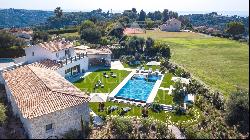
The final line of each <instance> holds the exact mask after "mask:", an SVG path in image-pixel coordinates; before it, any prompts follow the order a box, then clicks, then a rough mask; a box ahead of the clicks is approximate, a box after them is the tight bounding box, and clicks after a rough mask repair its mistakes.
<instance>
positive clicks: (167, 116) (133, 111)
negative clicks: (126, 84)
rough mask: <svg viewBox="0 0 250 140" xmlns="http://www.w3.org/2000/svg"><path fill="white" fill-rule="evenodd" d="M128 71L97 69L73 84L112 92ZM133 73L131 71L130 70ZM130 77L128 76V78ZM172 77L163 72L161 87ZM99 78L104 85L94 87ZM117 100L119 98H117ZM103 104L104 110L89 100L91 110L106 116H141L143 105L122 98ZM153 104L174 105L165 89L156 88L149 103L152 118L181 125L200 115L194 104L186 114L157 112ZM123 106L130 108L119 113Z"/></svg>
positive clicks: (88, 88)
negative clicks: (154, 94) (112, 74)
mask: <svg viewBox="0 0 250 140" xmlns="http://www.w3.org/2000/svg"><path fill="white" fill-rule="evenodd" d="M111 71H112V72H113V73H116V74H117V77H116V78H112V77H109V78H105V77H104V76H103V72H106V73H110V72H111ZM129 73H130V72H129V71H125V70H113V69H112V70H110V69H109V70H98V71H95V72H93V73H91V74H89V75H88V76H86V77H85V78H84V79H82V80H79V81H77V82H75V83H74V85H75V86H77V87H78V88H80V89H81V90H83V91H87V92H89V93H112V92H113V91H115V90H117V89H119V88H117V87H118V85H119V86H120V83H121V82H122V81H126V80H124V79H126V78H127V77H129V75H131V73H130V74H129ZM132 73H133V72H132ZM129 79H130V78H129ZM171 79H172V74H169V73H167V74H165V76H164V77H163V79H162V82H161V85H160V86H161V87H168V86H170V85H172V84H173V83H174V82H173V81H171ZM98 80H100V81H101V82H102V84H103V85H104V87H103V88H102V87H99V88H97V89H94V85H95V84H96V83H97V81H98ZM118 100H119V99H118ZM103 104H104V108H103V109H104V110H103V111H100V108H99V105H100V103H98V102H90V103H89V106H90V109H91V110H92V111H94V112H95V113H96V114H97V115H98V116H101V117H103V116H107V115H120V116H137V117H142V111H143V109H144V107H143V106H139V105H138V104H132V102H129V101H126V100H122V99H120V101H119V102H114V101H111V100H108V101H106V102H104V103H103ZM153 104H160V105H161V104H164V105H169V106H173V105H175V102H174V101H173V97H172V96H171V95H169V94H168V91H167V90H161V89H159V88H158V92H157V94H156V96H155V97H154V100H153V101H152V103H151V104H149V106H148V107H149V108H148V109H147V110H148V116H149V117H152V118H154V119H157V120H160V121H163V122H166V121H169V120H170V121H171V123H172V124H173V125H178V124H180V123H182V124H183V125H190V124H193V123H197V122H198V121H199V120H200V119H201V117H202V115H201V112H200V110H199V108H197V107H196V106H193V107H192V108H191V109H190V110H189V113H187V114H186V115H177V114H175V112H172V111H171V110H162V111H159V112H156V111H154V109H153V108H152V105H153ZM110 108H116V109H114V110H112V111H109V110H110ZM124 108H130V110H129V111H126V113H121V112H123V109H124Z"/></svg>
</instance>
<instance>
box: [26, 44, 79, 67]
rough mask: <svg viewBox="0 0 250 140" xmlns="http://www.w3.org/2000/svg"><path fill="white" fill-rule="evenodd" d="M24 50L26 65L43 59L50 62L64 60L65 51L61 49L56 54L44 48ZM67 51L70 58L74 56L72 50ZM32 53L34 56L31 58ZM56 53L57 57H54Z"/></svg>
mask: <svg viewBox="0 0 250 140" xmlns="http://www.w3.org/2000/svg"><path fill="white" fill-rule="evenodd" d="M24 50H25V54H26V61H27V62H28V63H32V62H36V61H39V60H43V59H50V60H59V59H64V58H66V56H65V50H67V49H63V50H60V51H57V52H51V51H49V50H47V49H45V48H42V47H38V46H36V45H33V46H30V47H28V48H25V49H24ZM68 50H69V53H70V55H71V56H75V52H74V48H69V49H68ZM32 52H34V56H32ZM57 53H58V57H57V55H56V54H57Z"/></svg>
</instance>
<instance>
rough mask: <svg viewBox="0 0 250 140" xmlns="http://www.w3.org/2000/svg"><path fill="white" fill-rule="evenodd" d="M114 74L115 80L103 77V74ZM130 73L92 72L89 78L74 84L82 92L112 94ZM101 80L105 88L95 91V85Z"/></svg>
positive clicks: (121, 71)
mask: <svg viewBox="0 0 250 140" xmlns="http://www.w3.org/2000/svg"><path fill="white" fill-rule="evenodd" d="M111 71H112V72H114V73H115V74H116V75H117V77H116V78H113V77H111V76H109V78H105V77H104V76H103V72H106V73H107V74H109V75H110V72H111ZM129 73H130V72H129V71H124V70H113V69H112V70H110V69H109V70H98V71H95V72H92V73H91V74H89V75H88V76H86V77H85V78H84V79H81V80H79V81H76V82H74V83H73V84H74V85H75V86H76V87H78V88H79V89H80V90H82V91H88V92H90V93H93V92H95V93H110V92H112V91H113V90H114V89H115V87H116V86H118V85H119V84H120V83H121V82H122V80H123V79H124V78H125V77H127V76H128V74H129ZM98 80H101V82H102V83H103V84H104V88H101V87H99V88H97V89H96V90H94V86H95V83H96V82H97V81H98Z"/></svg>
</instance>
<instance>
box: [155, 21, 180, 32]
mask: <svg viewBox="0 0 250 140" xmlns="http://www.w3.org/2000/svg"><path fill="white" fill-rule="evenodd" d="M160 29H161V30H162V31H167V32H179V31H180V29H181V22H180V21H179V20H178V19H175V18H173V19H169V20H168V21H166V23H165V24H162V25H161V26H160Z"/></svg>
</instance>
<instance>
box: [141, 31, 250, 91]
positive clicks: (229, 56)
mask: <svg viewBox="0 0 250 140" xmlns="http://www.w3.org/2000/svg"><path fill="white" fill-rule="evenodd" d="M138 36H142V37H147V36H151V37H153V38H155V39H157V40H160V41H164V42H167V43H168V44H169V45H170V48H171V54H172V57H171V61H173V62H175V63H177V64H179V65H181V66H183V67H184V68H185V69H186V70H188V71H190V72H191V74H193V75H194V76H195V77H197V78H199V79H200V80H202V81H203V82H205V83H206V84H207V85H209V86H210V87H212V88H213V89H214V90H219V91H221V92H222V93H224V95H228V93H231V92H232V91H234V90H236V86H240V87H242V88H246V89H247V90H249V78H248V77H249V68H248V67H249V46H248V45H247V44H246V43H240V42H237V41H233V40H229V39H223V38H218V37H208V36H206V35H201V34H198V33H182V32H177V33H173V32H159V31H147V34H142V35H139V34H138Z"/></svg>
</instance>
